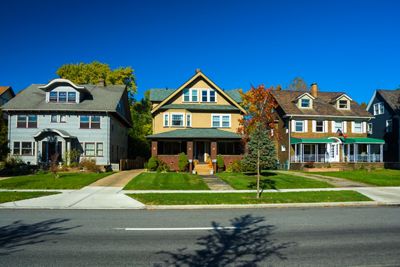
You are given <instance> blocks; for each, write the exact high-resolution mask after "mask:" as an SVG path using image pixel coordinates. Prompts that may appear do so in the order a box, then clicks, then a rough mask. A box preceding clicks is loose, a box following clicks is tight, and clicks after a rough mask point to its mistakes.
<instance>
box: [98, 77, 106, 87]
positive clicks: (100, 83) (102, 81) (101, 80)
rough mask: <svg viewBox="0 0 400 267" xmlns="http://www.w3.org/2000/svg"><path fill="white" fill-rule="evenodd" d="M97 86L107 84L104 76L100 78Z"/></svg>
mask: <svg viewBox="0 0 400 267" xmlns="http://www.w3.org/2000/svg"><path fill="white" fill-rule="evenodd" d="M97 86H101V87H104V86H106V80H104V79H103V78H100V79H99V81H98V82H97Z"/></svg>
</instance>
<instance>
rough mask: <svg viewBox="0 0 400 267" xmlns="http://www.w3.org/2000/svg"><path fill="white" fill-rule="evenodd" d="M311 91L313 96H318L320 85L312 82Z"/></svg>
mask: <svg viewBox="0 0 400 267" xmlns="http://www.w3.org/2000/svg"><path fill="white" fill-rule="evenodd" d="M310 93H311V95H312V96H313V97H315V98H317V96H318V85H317V83H312V84H311V90H310Z"/></svg>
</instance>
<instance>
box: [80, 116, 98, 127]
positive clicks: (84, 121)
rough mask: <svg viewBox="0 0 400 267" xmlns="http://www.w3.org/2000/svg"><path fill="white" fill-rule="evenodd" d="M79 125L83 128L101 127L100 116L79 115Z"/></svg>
mask: <svg viewBox="0 0 400 267" xmlns="http://www.w3.org/2000/svg"><path fill="white" fill-rule="evenodd" d="M79 120H80V121H79V125H80V128H81V129H100V126H101V123H100V116H88V115H80V116H79Z"/></svg>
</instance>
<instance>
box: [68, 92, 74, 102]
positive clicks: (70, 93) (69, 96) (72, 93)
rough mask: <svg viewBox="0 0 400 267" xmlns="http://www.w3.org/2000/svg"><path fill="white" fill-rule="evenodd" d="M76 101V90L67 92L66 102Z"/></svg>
mask: <svg viewBox="0 0 400 267" xmlns="http://www.w3.org/2000/svg"><path fill="white" fill-rule="evenodd" d="M75 102H76V92H68V103H75Z"/></svg>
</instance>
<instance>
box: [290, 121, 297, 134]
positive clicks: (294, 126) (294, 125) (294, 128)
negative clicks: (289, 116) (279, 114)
mask: <svg viewBox="0 0 400 267" xmlns="http://www.w3.org/2000/svg"><path fill="white" fill-rule="evenodd" d="M291 123H292V132H296V121H295V120H291Z"/></svg>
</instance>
